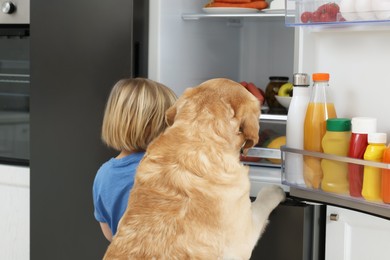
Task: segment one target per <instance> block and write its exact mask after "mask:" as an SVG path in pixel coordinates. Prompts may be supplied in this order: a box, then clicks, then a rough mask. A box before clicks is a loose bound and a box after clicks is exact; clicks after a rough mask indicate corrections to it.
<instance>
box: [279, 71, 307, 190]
mask: <svg viewBox="0 0 390 260" xmlns="http://www.w3.org/2000/svg"><path fill="white" fill-rule="evenodd" d="M293 85H294V87H293V97H292V99H291V103H290V107H289V109H288V114H287V124H286V146H287V147H290V148H296V149H303V125H304V121H305V115H306V109H307V104H308V103H309V100H310V88H309V85H310V84H309V75H307V74H306V73H295V74H294V76H293ZM285 173H286V175H285V177H286V181H287V182H289V183H292V184H298V185H304V184H305V182H304V181H303V156H302V155H301V154H293V153H286V163H285Z"/></svg>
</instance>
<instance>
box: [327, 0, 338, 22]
mask: <svg viewBox="0 0 390 260" xmlns="http://www.w3.org/2000/svg"><path fill="white" fill-rule="evenodd" d="M325 12H327V13H328V14H329V17H331V18H332V19H333V21H336V17H337V14H338V13H339V12H340V7H339V6H338V4H336V3H329V4H327V6H326V8H325Z"/></svg>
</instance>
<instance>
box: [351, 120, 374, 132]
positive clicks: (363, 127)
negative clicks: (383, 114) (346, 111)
mask: <svg viewBox="0 0 390 260" xmlns="http://www.w3.org/2000/svg"><path fill="white" fill-rule="evenodd" d="M351 122H352V133H356V134H368V133H375V132H376V118H372V117H353V118H352V121H351Z"/></svg>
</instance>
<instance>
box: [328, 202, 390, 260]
mask: <svg viewBox="0 0 390 260" xmlns="http://www.w3.org/2000/svg"><path fill="white" fill-rule="evenodd" d="M389 241H390V221H388V220H386V219H383V218H379V217H375V216H372V215H368V214H364V213H361V212H357V211H354V210H349V209H344V208H339V207H334V206H327V210H326V243H325V259H326V260H334V259H337V260H367V259H375V260H381V259H388V258H389V256H390V247H389Z"/></svg>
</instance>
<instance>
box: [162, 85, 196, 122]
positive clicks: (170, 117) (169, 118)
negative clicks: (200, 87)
mask: <svg viewBox="0 0 390 260" xmlns="http://www.w3.org/2000/svg"><path fill="white" fill-rule="evenodd" d="M193 92H194V88H187V89H186V90H185V91H184V93H183V95H181V96H180V97H179V99H178V100H176V102H175V103H174V104H173V105H172V106H171V107H170V108H168V109H167V111H165V122H166V123H167V125H168V126H171V125H173V123H174V122H175V118H176V115H177V113H178V112H179V111H180V109H181V107H182V106H184V104H185V103H186V101H187V98H189V97H191V95H193Z"/></svg>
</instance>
